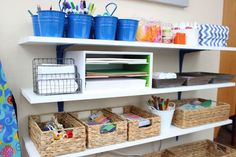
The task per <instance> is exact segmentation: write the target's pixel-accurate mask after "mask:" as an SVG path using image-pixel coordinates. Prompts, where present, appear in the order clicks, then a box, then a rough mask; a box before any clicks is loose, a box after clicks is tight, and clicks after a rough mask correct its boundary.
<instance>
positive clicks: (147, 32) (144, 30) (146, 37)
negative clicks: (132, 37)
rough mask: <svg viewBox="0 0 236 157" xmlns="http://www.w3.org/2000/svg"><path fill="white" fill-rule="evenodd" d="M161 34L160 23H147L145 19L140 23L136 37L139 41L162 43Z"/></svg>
mask: <svg viewBox="0 0 236 157" xmlns="http://www.w3.org/2000/svg"><path fill="white" fill-rule="evenodd" d="M161 34H162V32H161V25H160V22H159V21H147V20H143V19H142V20H140V21H139V26H138V31H137V36H136V38H137V40H138V41H150V42H161V39H162V35H161Z"/></svg>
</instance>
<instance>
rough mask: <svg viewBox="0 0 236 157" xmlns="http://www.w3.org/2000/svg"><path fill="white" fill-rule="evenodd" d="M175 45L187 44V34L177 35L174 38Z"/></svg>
mask: <svg viewBox="0 0 236 157" xmlns="http://www.w3.org/2000/svg"><path fill="white" fill-rule="evenodd" d="M174 43H175V44H182V45H185V44H186V34H185V33H176V34H175V38H174Z"/></svg>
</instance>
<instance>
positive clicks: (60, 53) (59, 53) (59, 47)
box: [56, 45, 71, 112]
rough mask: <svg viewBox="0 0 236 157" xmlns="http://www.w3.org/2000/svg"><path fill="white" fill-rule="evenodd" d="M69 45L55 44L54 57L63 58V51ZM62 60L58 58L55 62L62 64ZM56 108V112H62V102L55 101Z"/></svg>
mask: <svg viewBox="0 0 236 157" xmlns="http://www.w3.org/2000/svg"><path fill="white" fill-rule="evenodd" d="M70 46H71V45H57V47H56V51H57V54H56V58H57V59H61V58H64V51H65V49H66V48H68V47H70ZM62 61H63V60H58V61H57V63H58V64H62ZM57 108H58V112H64V102H63V101H62V102H57Z"/></svg>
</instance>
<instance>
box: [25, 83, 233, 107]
mask: <svg viewBox="0 0 236 157" xmlns="http://www.w3.org/2000/svg"><path fill="white" fill-rule="evenodd" d="M233 86H235V83H233V82H229V83H220V84H206V85H197V86H181V87H171V88H158V89H150V88H146V89H141V90H129V89H128V88H127V89H123V90H93V91H84V93H80V94H64V95H52V96H40V95H36V94H35V93H34V92H33V89H32V88H30V89H22V90H21V92H22V95H23V96H24V97H25V98H26V99H27V100H28V101H29V103H31V104H40V103H52V102H61V101H77V100H91V99H104V98H114V97H128V96H140V95H152V94H164V93H174V92H184V91H194V90H203V89H214V88H223V87H233Z"/></svg>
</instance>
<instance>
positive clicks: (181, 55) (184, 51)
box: [178, 49, 201, 100]
mask: <svg viewBox="0 0 236 157" xmlns="http://www.w3.org/2000/svg"><path fill="white" fill-rule="evenodd" d="M199 51H201V50H188V49H180V50H179V73H182V72H183V64H184V56H185V55H186V54H189V53H193V52H199ZM181 96H182V92H178V100H180V99H181Z"/></svg>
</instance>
